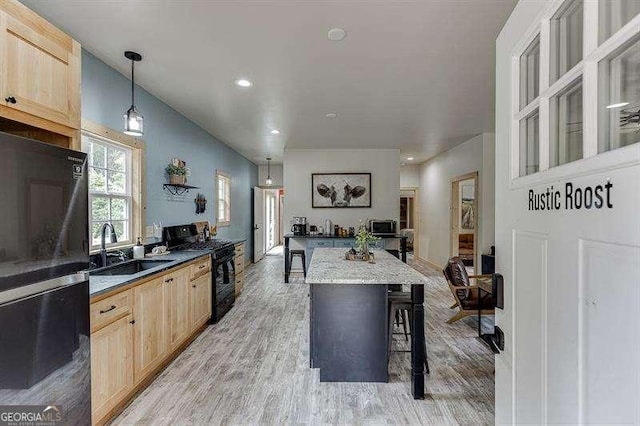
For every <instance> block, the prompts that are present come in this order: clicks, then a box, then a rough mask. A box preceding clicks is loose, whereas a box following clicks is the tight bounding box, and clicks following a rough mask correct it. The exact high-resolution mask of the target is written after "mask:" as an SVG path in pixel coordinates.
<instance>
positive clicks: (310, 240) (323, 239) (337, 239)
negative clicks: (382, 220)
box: [284, 234, 407, 283]
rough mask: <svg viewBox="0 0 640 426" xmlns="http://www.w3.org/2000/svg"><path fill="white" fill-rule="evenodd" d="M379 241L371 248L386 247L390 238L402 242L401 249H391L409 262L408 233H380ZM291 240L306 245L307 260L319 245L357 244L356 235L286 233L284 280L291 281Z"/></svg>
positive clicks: (347, 246)
mask: <svg viewBox="0 0 640 426" xmlns="http://www.w3.org/2000/svg"><path fill="white" fill-rule="evenodd" d="M378 238H380V240H378V242H377V243H376V244H375V247H371V248H385V246H386V242H387V241H390V240H398V241H399V242H400V250H391V251H392V252H395V253H397V254H398V256H400V259H402V261H403V262H405V263H406V262H407V236H406V235H378ZM290 240H295V241H296V242H297V243H298V245H300V246H302V247H304V249H305V252H306V255H307V256H306V257H307V262H308V261H310V260H311V257H312V254H313V250H314V249H315V248H318V247H336V248H337V247H340V248H342V247H346V248H350V247H353V246H354V245H355V237H354V236H353V235H351V236H345V237H341V236H338V235H322V234H318V235H294V234H285V235H284V282H285V283H288V282H289V273H290V269H291V265H290V264H289V262H290V261H291V259H290V257H289V253H290Z"/></svg>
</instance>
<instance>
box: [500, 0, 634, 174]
mask: <svg viewBox="0 0 640 426" xmlns="http://www.w3.org/2000/svg"><path fill="white" fill-rule="evenodd" d="M549 4H550V7H549V8H547V9H545V10H544V11H543V12H542V15H541V17H540V20H539V21H537V22H534V23H533V24H532V25H531V27H530V28H529V29H528V30H527V31H526V33H525V35H524V36H523V38H522V40H521V41H520V43H519V44H518V45H517V47H516V49H515V50H514V51H513V56H512V61H511V63H512V76H513V77H514V78H513V80H512V81H513V87H512V94H513V104H512V111H511V112H512V122H511V143H512V152H513V153H514V154H516V156H515V157H513V159H512V160H513V161H512V163H511V164H512V168H511V176H512V178H513V179H514V180H517V178H519V177H525V176H528V175H532V174H536V173H538V172H545V171H547V170H549V169H553V170H558V169H560V170H562V169H563V168H564V166H566V167H568V168H565V169H564V170H565V171H569V172H571V171H575V170H577V169H578V168H580V170H587V169H589V170H590V169H591V168H595V169H597V168H600V167H604V165H605V164H608V165H611V164H614V163H616V162H619V163H620V164H622V163H625V162H628V161H633V159H634V158H637V156H635V155H628V154H627V152H628V151H627V150H625V149H624V148H625V147H630V148H631V149H637V147H638V145H640V77H639V76H640V0H597V1H596V0H588V1H585V0H564V1H554V2H549ZM585 23H586V24H587V25H588V26H587V27H585ZM595 26H597V27H598V28H597V30H598V32H597V33H596V32H595V31H594V29H595V28H594V27H595ZM634 147H635V148H634ZM616 150H617V152H615V153H614V152H612V153H611V154H610V155H608V156H607V157H606V159H605V158H604V157H603V158H602V159H600V160H595V159H593V160H592V158H594V157H599V155H598V154H600V153H604V152H607V151H616ZM634 152H635V151H634ZM572 163H580V165H577V164H574V165H573V166H572V165H571V164H572ZM585 164H588V165H585ZM560 170H559V171H554V172H553V173H552V174H551V176H552V177H553V178H555V177H557V176H560V175H561V174H562V173H564V172H565V171H560ZM534 179H535V178H534ZM528 181H529V179H523V180H522V182H528Z"/></svg>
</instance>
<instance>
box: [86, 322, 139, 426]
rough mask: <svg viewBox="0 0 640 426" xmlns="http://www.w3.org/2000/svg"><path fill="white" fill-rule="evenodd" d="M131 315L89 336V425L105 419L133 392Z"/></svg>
mask: <svg viewBox="0 0 640 426" xmlns="http://www.w3.org/2000/svg"><path fill="white" fill-rule="evenodd" d="M132 323H133V315H132V314H131V313H130V314H128V315H126V316H124V317H122V318H120V319H119V320H116V321H115V322H113V323H111V324H109V325H107V326H106V327H104V328H102V329H100V330H98V331H96V332H95V333H93V334H91V410H92V413H91V414H92V419H93V423H94V424H95V423H97V422H98V421H99V420H100V419H102V418H103V417H105V416H106V415H107V414H108V413H109V411H110V410H111V409H112V408H113V407H115V406H116V405H117V404H118V403H119V402H120V401H122V400H123V399H124V398H125V397H126V396H127V394H128V393H129V392H130V391H131V390H132V389H133V324H132Z"/></svg>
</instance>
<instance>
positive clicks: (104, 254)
mask: <svg viewBox="0 0 640 426" xmlns="http://www.w3.org/2000/svg"><path fill="white" fill-rule="evenodd" d="M107 228H110V229H111V242H112V243H117V242H118V236H117V235H116V231H115V229H114V228H113V225H112V224H110V223H108V222H107V223H105V224H104V225H102V228H101V229H100V258H101V259H102V266H103V267H104V266H107V249H106V247H105V239H106V234H107Z"/></svg>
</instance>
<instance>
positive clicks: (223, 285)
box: [162, 224, 236, 324]
mask: <svg viewBox="0 0 640 426" xmlns="http://www.w3.org/2000/svg"><path fill="white" fill-rule="evenodd" d="M162 232H163V236H164V241H165V243H166V245H167V249H169V250H171V251H197V250H198V251H199V250H208V251H211V271H212V274H211V281H212V286H213V287H212V291H211V297H212V300H211V307H212V313H211V319H210V321H209V322H210V323H211V324H215V323H216V322H218V321H220V319H221V318H222V317H223V316H224V315H225V314H226V313H227V312H229V310H230V309H231V308H232V307H233V304H234V303H235V300H236V293H235V287H236V278H235V264H234V258H235V246H234V244H233V243H232V242H231V241H229V240H223V239H217V238H216V239H212V240H208V241H198V230H197V228H196V225H194V224H190V225H178V226H168V227H166V228H164V229H163V231H162Z"/></svg>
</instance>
